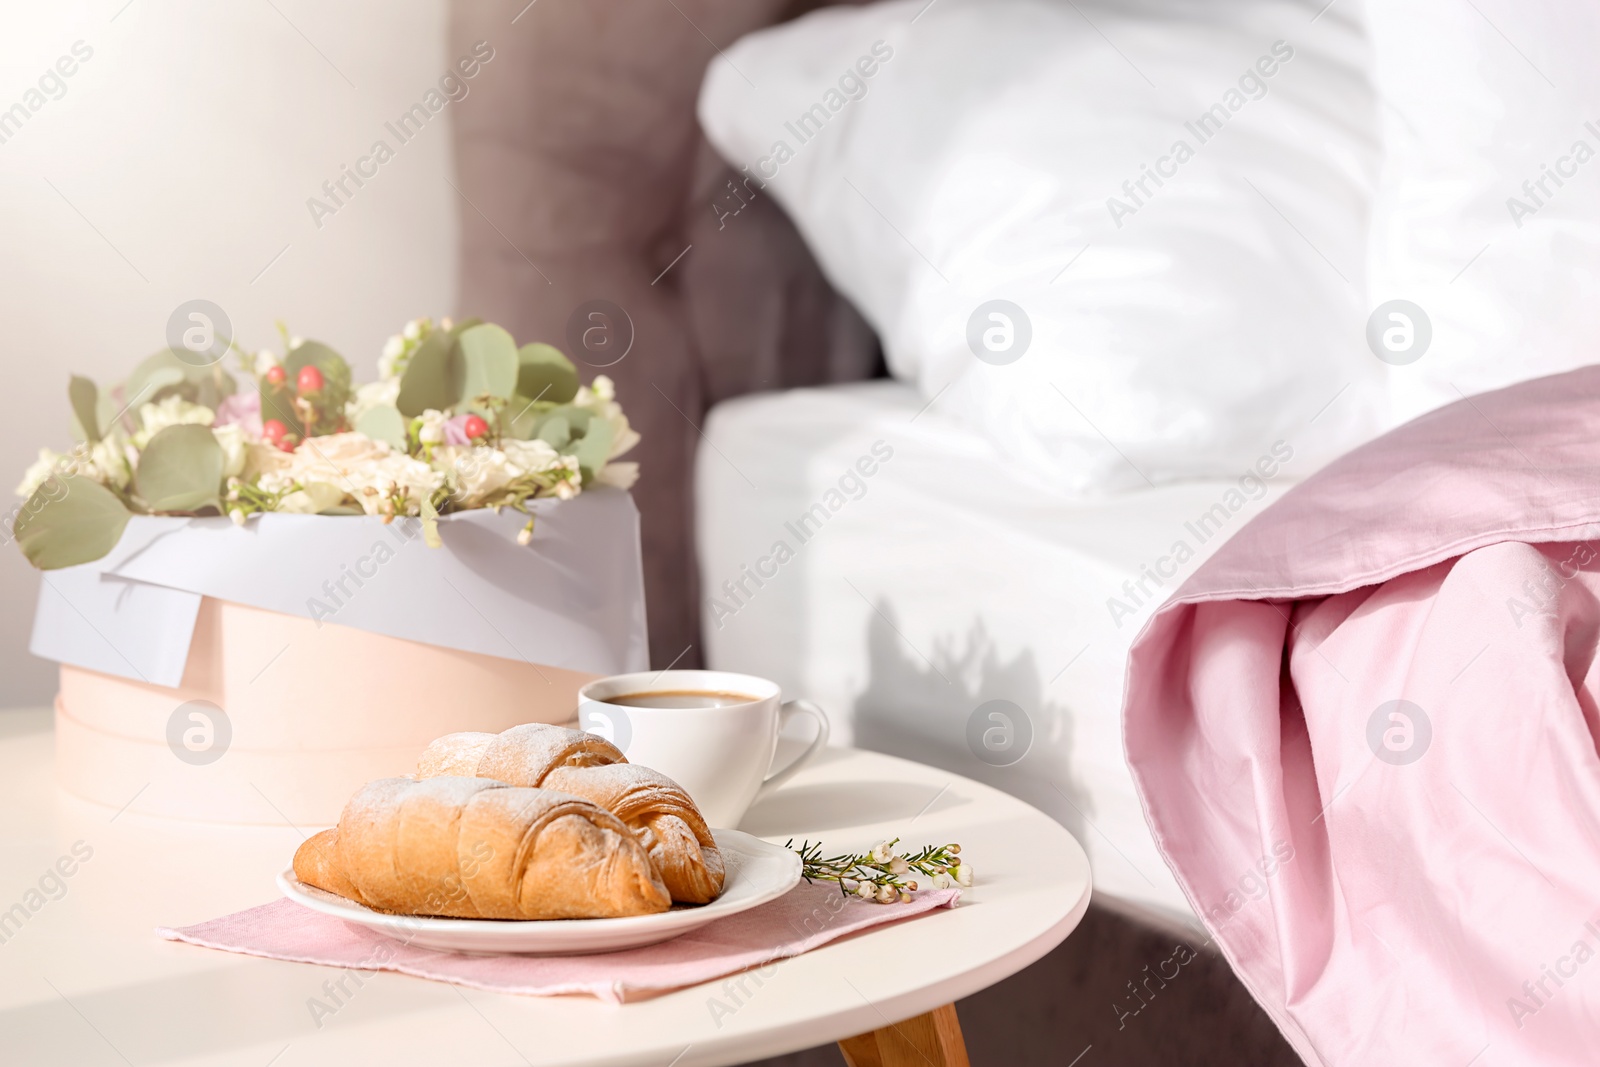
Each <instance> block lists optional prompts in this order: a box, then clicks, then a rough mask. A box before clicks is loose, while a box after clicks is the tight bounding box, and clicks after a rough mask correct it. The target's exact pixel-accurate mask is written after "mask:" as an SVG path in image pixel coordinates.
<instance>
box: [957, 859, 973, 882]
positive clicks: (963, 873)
mask: <svg viewBox="0 0 1600 1067" xmlns="http://www.w3.org/2000/svg"><path fill="white" fill-rule="evenodd" d="M955 875H956V882H957V883H958V884H960V885H963V886H969V885H971V884H972V864H970V863H958V864H956V870H955Z"/></svg>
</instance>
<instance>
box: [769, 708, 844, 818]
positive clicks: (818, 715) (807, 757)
mask: <svg viewBox="0 0 1600 1067" xmlns="http://www.w3.org/2000/svg"><path fill="white" fill-rule="evenodd" d="M796 715H809V716H811V717H812V718H813V719H815V720H817V738H816V740H815V741H812V742H811V747H810V748H808V749H806V750H805V751H804V752H802V753H800V755H799V756H798V757H797V758H796V759H795V760H794V761H793V762H791V763H790V764H789V766H787V767H785V768H783V770H781V771H773V772H772V773H771V774H769V775H767V777H766V780H765V781H763V782H762V783H761V788H760V789H759V790H757V792H756V799H757V800H759V799H760V798H762V797H764V796H766V795H767V794H768V793H770V792H772V790H774V789H776V788H777V787H778V786H780V785H782V784H783V783H784V782H787V781H788V780H789V779H790V778H792V777H794V775H795V772H797V771H798V770H800V768H801V767H804V766H805V765H806V764H808V763H810V762H811V761H812V760H813V759H814V758H815V757H816V755H817V753H819V752H821V751H822V750H823V748H825V747H826V746H827V744H828V716H827V714H826V713H824V712H823V710H822V709H821V708H819V707H817V706H816V705H815V704H813V703H811V701H809V700H786V701H784V703H783V707H782V708H781V709H780V710H779V712H778V730H779V731H780V732H781V731H782V730H783V728H784V727H785V726H787V725H789V720H791V719H793V718H794V717H795V716H796Z"/></svg>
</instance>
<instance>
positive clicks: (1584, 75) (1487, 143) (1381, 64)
mask: <svg viewBox="0 0 1600 1067" xmlns="http://www.w3.org/2000/svg"><path fill="white" fill-rule="evenodd" d="M1367 20H1368V22H1369V25H1370V34H1371V37H1372V47H1373V53H1374V57H1375V62H1374V79H1375V81H1376V82H1377V86H1378V91H1379V93H1380V94H1381V97H1382V99H1383V101H1384V105H1385V106H1384V107H1383V109H1382V129H1383V135H1384V142H1385V144H1384V162H1383V170H1382V177H1381V181H1380V184H1379V191H1378V197H1377V201H1376V205H1375V211H1374V218H1373V242H1372V259H1371V264H1372V266H1371V276H1370V277H1371V287H1372V304H1373V307H1374V308H1382V306H1383V305H1384V304H1385V303H1386V302H1388V301H1390V300H1396V299H1398V300H1406V301H1409V302H1411V303H1412V304H1415V305H1416V306H1417V307H1420V308H1421V309H1422V312H1423V314H1424V315H1426V316H1427V319H1428V322H1429V325H1430V326H1431V334H1432V338H1431V342H1430V343H1429V345H1428V347H1427V348H1426V349H1425V350H1422V349H1420V346H1417V345H1416V343H1415V340H1413V346H1412V348H1411V351H1410V352H1408V353H1403V354H1402V358H1403V356H1404V355H1411V356H1416V357H1417V358H1416V360H1415V362H1411V363H1407V364H1404V365H1399V366H1395V367H1394V368H1393V369H1392V370H1390V371H1389V374H1390V377H1391V382H1392V392H1393V395H1394V400H1395V405H1396V409H1395V414H1396V417H1398V418H1407V417H1410V416H1412V415H1415V414H1418V413H1419V412H1422V411H1426V410H1428V409H1430V408H1434V407H1438V406H1439V405H1441V404H1445V403H1449V402H1451V401H1454V400H1457V399H1459V398H1460V397H1461V396H1462V395H1463V394H1465V395H1471V394H1473V393H1478V392H1482V391H1484V390H1488V389H1494V388H1498V387H1500V386H1503V385H1509V384H1511V383H1512V382H1517V381H1522V380H1524V379H1527V378H1534V377H1538V376H1540V375H1544V374H1553V373H1556V372H1558V371H1563V370H1569V369H1571V368H1573V367H1578V366H1582V365H1583V364H1586V363H1593V362H1595V360H1596V353H1597V351H1600V68H1597V67H1596V65H1595V59H1594V54H1593V53H1594V49H1595V46H1596V45H1597V44H1600V6H1597V5H1596V4H1594V3H1593V2H1582V0H1473V2H1472V3H1470V4H1465V3H1461V2H1460V0H1381V2H1375V3H1373V4H1371V5H1369V10H1368V13H1367ZM1580 143H1581V145H1582V147H1581V148H1577V146H1578V145H1579V144H1580ZM1575 149H1576V150H1575ZM1579 157H1582V162H1581V163H1580V162H1579ZM1552 171H1557V173H1555V175H1554V176H1553V177H1552V176H1551V172H1552ZM1560 172H1565V173H1560ZM1525 183H1526V184H1525ZM1541 185H1542V188H1541ZM1383 317H1384V318H1385V319H1386V318H1387V315H1386V314H1385V315H1384V316H1383ZM1400 325H1402V326H1403V324H1400ZM1413 325H1414V327H1415V326H1416V325H1419V324H1413ZM1396 339H1397V340H1399V341H1402V342H1403V341H1404V340H1405V338H1404V335H1403V333H1402V334H1401V335H1397V338H1396ZM1419 352H1420V355H1419Z"/></svg>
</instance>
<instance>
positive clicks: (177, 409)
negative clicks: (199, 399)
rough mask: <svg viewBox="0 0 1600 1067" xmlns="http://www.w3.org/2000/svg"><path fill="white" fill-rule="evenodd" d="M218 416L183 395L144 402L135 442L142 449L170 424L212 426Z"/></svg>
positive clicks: (140, 409) (134, 437) (141, 407)
mask: <svg viewBox="0 0 1600 1067" xmlns="http://www.w3.org/2000/svg"><path fill="white" fill-rule="evenodd" d="M216 417H217V415H216V412H214V411H212V410H211V409H210V408H208V407H203V406H201V405H200V404H191V403H190V402H189V401H187V400H185V399H183V397H181V396H169V397H166V398H165V399H163V400H160V401H158V402H156V403H153V404H143V405H141V406H140V407H139V431H138V432H137V433H135V434H134V435H133V443H134V444H135V445H136V446H138V447H139V448H141V449H142V448H144V447H145V446H146V445H148V444H149V443H150V438H152V437H154V436H155V435H156V434H158V433H160V432H161V431H162V430H165V429H166V428H167V427H169V426H184V425H188V424H190V423H192V424H194V425H197V426H210V425H211V423H212V422H214V421H215V420H216Z"/></svg>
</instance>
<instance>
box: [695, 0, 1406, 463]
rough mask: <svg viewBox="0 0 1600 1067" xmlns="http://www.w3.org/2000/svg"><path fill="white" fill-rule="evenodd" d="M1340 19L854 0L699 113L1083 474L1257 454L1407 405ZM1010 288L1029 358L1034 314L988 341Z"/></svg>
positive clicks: (919, 340) (906, 346)
mask: <svg viewBox="0 0 1600 1067" xmlns="http://www.w3.org/2000/svg"><path fill="white" fill-rule="evenodd" d="M1318 6H1320V3H1319V5H1318ZM1315 14H1316V8H1315V7H1314V6H1309V5H1307V4H1302V3H1288V2H1283V0H1251V2H1242V3H1230V4H1224V5H1206V6H1203V7H1202V6H1197V5H1194V4H1190V3H1178V2H1175V0H1165V2H1164V3H1159V4H1150V3H1146V4H1143V5H1132V6H1130V5H1129V4H1126V3H1118V4H1116V5H1114V6H1109V7H1100V6H1095V5H1091V4H1088V3H1083V2H1079V3H1077V4H1072V3H1067V2H1043V0H938V2H936V3H933V4H931V5H930V4H928V0H904V2H891V3H880V4H874V5H871V6H867V7H860V8H852V7H830V8H825V9H822V10H819V11H817V12H815V13H813V14H811V15H808V16H806V17H805V18H802V19H800V20H797V21H795V22H791V23H787V24H784V25H781V26H777V27H774V28H771V29H767V30H763V31H761V32H758V33H755V34H752V35H750V36H748V37H746V38H744V39H742V40H741V41H739V42H738V43H736V44H735V45H734V46H733V47H731V48H729V49H728V50H727V55H726V59H725V60H717V61H715V62H713V63H712V65H711V67H710V69H709V70H708V72H707V77H706V81H705V85H704V87H703V89H702V92H701V96H700V121H701V124H702V126H703V127H704V128H705V130H706V133H707V135H708V136H709V138H710V139H711V141H712V143H713V144H714V145H716V147H717V148H718V149H719V151H721V152H722V153H723V154H724V155H725V156H726V157H727V158H728V159H729V160H731V161H733V162H734V164H735V165H736V166H738V165H744V166H747V167H748V168H749V172H750V174H751V175H752V180H751V182H750V185H751V187H752V189H757V188H759V182H760V180H761V179H763V178H765V179H768V181H767V185H766V187H765V190H762V191H763V192H767V193H770V194H771V195H773V196H775V197H776V198H777V199H778V200H779V201H780V202H781V203H782V204H783V206H784V207H785V208H786V209H787V210H788V212H789V214H790V215H791V217H793V219H794V220H795V222H796V224H797V225H798V227H799V229H800V231H801V232H802V233H803V234H804V235H805V237H806V239H807V241H808V242H809V243H810V246H811V248H812V250H813V252H814V253H815V254H816V256H817V258H818V260H819V261H820V262H821V264H822V266H823V269H824V270H825V271H826V272H827V274H828V276H829V277H830V279H831V280H832V281H833V283H834V284H835V286H836V287H838V288H839V289H840V290H841V291H842V292H843V293H845V294H846V295H847V296H848V297H850V298H851V299H852V300H854V301H855V302H856V304H857V305H858V306H859V307H860V309H861V310H862V312H863V314H864V315H865V316H866V317H867V318H868V319H869V320H870V321H871V322H872V324H873V325H874V326H875V327H876V328H877V330H878V333H879V336H880V337H881V338H882V340H883V342H884V347H885V350H886V354H887V357H888V361H889V365H890V368H891V371H892V372H893V373H894V374H895V376H896V377H899V378H904V379H908V380H914V381H916V382H917V383H918V384H919V386H920V387H921V390H922V392H923V395H924V396H925V397H927V398H928V399H929V400H930V401H932V402H936V403H937V404H938V405H939V406H940V407H941V409H943V410H947V411H949V412H951V413H955V414H959V415H963V416H965V417H967V418H969V419H971V420H973V421H974V422H976V423H977V424H978V425H979V426H980V427H982V428H983V429H985V430H986V431H987V432H988V433H989V434H990V435H991V436H992V437H993V438H994V439H995V440H996V441H997V442H998V443H999V444H1000V445H1001V447H1002V448H1004V449H1005V450H1006V452H1007V453H1008V455H1010V456H1011V457H1012V458H1013V459H1014V460H1015V461H1016V462H1017V463H1018V464H1019V465H1020V466H1021V467H1023V468H1025V469H1028V470H1031V471H1032V472H1034V473H1036V474H1037V475H1039V476H1042V477H1043V478H1045V479H1048V481H1049V482H1050V483H1051V484H1052V485H1054V486H1055V487H1057V488H1060V489H1062V490H1065V491H1069V492H1084V491H1100V490H1107V489H1117V488H1124V487H1133V486H1142V485H1144V484H1145V483H1146V482H1147V481H1148V482H1160V481H1167V480H1176V479H1181V478H1188V477H1204V476H1227V475H1232V474H1236V473H1237V472H1238V471H1239V470H1242V469H1244V468H1246V467H1249V466H1250V465H1251V464H1253V463H1254V462H1255V461H1256V460H1257V459H1258V458H1259V457H1260V456H1261V455H1262V454H1263V453H1264V452H1265V451H1266V450H1267V449H1268V448H1270V447H1271V445H1272V444H1273V443H1274V442H1275V441H1278V440H1280V439H1281V440H1283V441H1285V442H1287V443H1288V444H1289V445H1290V446H1291V447H1293V448H1294V449H1295V453H1296V455H1297V456H1298V457H1301V458H1303V459H1306V460H1309V461H1312V462H1315V461H1318V460H1320V459H1324V458H1329V457H1331V456H1332V455H1334V454H1337V453H1338V452H1339V451H1342V450H1343V449H1345V448H1347V447H1348V446H1349V445H1350V444H1352V443H1354V442H1355V441H1358V440H1361V439H1363V438H1365V437H1366V436H1368V435H1370V434H1371V433H1372V432H1374V430H1375V429H1377V428H1378V424H1379V422H1380V421H1381V419H1382V417H1383V408H1384V405H1383V402H1382V400H1381V397H1380V396H1379V395H1378V393H1379V390H1381V385H1382V378H1383V373H1384V367H1383V365H1382V364H1381V363H1379V362H1378V361H1377V360H1376V359H1374V358H1373V356H1372V355H1371V353H1370V352H1368V351H1367V348H1366V344H1365V336H1364V326H1365V321H1366V308H1365V298H1364V288H1363V279H1364V256H1365V231H1366V225H1367V213H1368V208H1369V203H1370V197H1371V192H1372V186H1373V183H1374V181H1375V172H1376V167H1377V161H1376V144H1375V136H1374V134H1373V131H1374V129H1375V126H1376V123H1375V120H1374V119H1373V117H1372V112H1373V102H1372V99H1371V94H1370V88H1369V84H1368V81H1367V79H1366V76H1365V63H1366V61H1367V56H1366V52H1365V43H1364V38H1363V36H1362V33H1361V31H1360V29H1359V27H1358V25H1357V24H1356V23H1355V22H1354V20H1353V19H1351V18H1350V17H1348V16H1346V15H1345V14H1344V12H1343V11H1342V10H1341V9H1340V8H1337V7H1336V8H1333V9H1331V10H1328V11H1326V12H1324V13H1323V14H1322V15H1321V17H1320V18H1317V19H1316V21H1315V22H1313V21H1312V17H1313V16H1314V15H1315ZM869 72H870V73H869ZM1211 109H1214V110H1215V112H1216V117H1215V118H1213V119H1212V120H1210V122H1209V123H1208V125H1207V126H1206V127H1205V128H1204V129H1198V128H1197V124H1198V122H1199V120H1200V116H1202V115H1203V114H1205V113H1207V112H1208V110H1211ZM803 115H806V116H808V117H807V118H806V119H805V121H804V123H802V122H801V116H803ZM1202 135H1205V136H1204V137H1203V138H1202ZM1179 142H1184V143H1186V144H1187V146H1188V148H1189V149H1190V150H1191V151H1192V152H1193V156H1192V158H1189V157H1185V159H1184V161H1183V162H1182V163H1181V165H1180V163H1179V162H1178V159H1177V157H1176V156H1175V155H1174V154H1173V150H1174V147H1175V146H1176V144H1177V143H1179ZM1180 154H1181V153H1180ZM1156 167H1159V168H1160V169H1161V170H1162V171H1164V172H1166V176H1160V177H1158V178H1153V177H1150V176H1149V175H1150V169H1151V168H1156ZM1125 182H1126V183H1127V184H1126V185H1125V184H1124V183H1125ZM1141 182H1142V183H1143V189H1142V190H1141V189H1140V187H1139V183H1141ZM736 223H737V220H736V219H730V220H728V224H729V225H734V224H736ZM993 300H1005V301H1009V302H1011V303H1012V304H1014V305H1016V306H1018V307H1020V308H1021V309H1022V310H1023V312H1024V315H1025V317H1026V319H1027V320H1028V325H1029V327H1030V328H1031V340H1030V341H1029V343H1028V347H1027V348H1026V350H1025V351H1024V352H1023V354H1022V355H1021V356H1020V358H1016V359H1015V361H1014V362H1009V363H1000V362H999V361H1000V360H1002V359H1004V358H1005V357H1006V356H1007V355H1010V356H1015V353H1016V352H1017V351H1018V350H1019V349H1020V345H1019V344H1018V343H1017V342H1018V341H1019V340H1020V338H1021V336H1022V334H1023V333H1024V329H1023V323H1022V321H1021V319H1020V318H1019V317H1018V316H1015V315H1011V316H1010V318H1011V319H1012V322H1011V324H1010V327H1011V329H1010V333H1011V338H1012V343H1013V347H1012V349H1011V351H1010V352H1009V353H1006V352H1001V353H989V352H988V351H987V349H985V347H984V346H985V343H986V342H985V339H984V334H985V333H988V335H989V337H988V343H992V344H996V345H1002V346H1003V345H1004V343H1005V341H1006V334H1007V323H1006V322H1005V321H1004V320H996V319H990V318H988V316H987V315H986V314H978V316H977V324H976V326H975V327H972V329H971V332H972V334H973V340H975V341H976V342H977V350H978V351H983V352H985V354H986V355H987V356H988V357H989V359H990V360H992V361H985V360H984V359H980V358H979V357H978V356H977V355H975V354H974V347H973V346H972V345H971V344H969V325H970V324H971V323H972V322H973V319H974V315H975V313H978V312H980V308H981V306H983V305H985V304H986V303H987V302H989V301H993ZM1003 310H1004V309H1002V311H1003Z"/></svg>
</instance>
